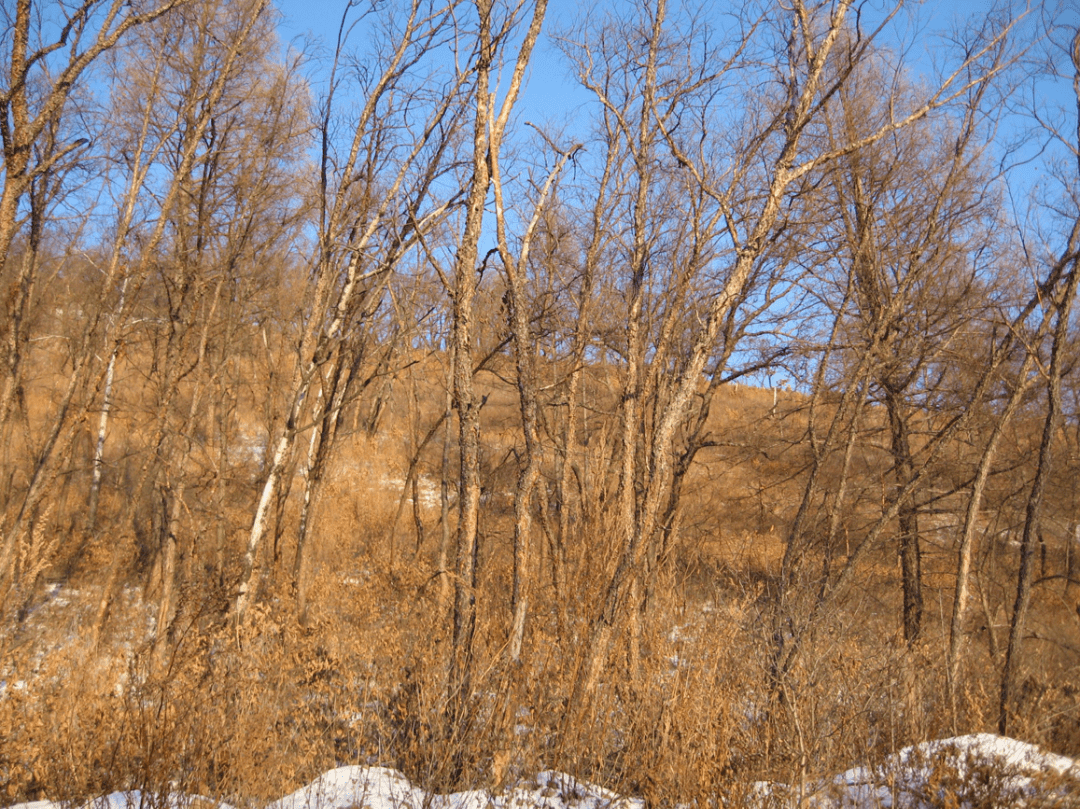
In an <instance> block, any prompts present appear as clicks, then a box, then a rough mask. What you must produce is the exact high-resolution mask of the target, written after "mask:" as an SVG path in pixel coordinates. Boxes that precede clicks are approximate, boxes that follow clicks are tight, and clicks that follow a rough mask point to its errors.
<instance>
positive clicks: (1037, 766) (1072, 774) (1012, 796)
mask: <svg viewBox="0 0 1080 809" xmlns="http://www.w3.org/2000/svg"><path fill="white" fill-rule="evenodd" d="M800 797H801V798H802V799H803V800H804V805H806V806H810V807H814V809H935V807H942V806H947V807H956V809H981V807H1002V809H1004V808H1005V807H1016V808H1017V809H1022V808H1024V807H1031V808H1032V809H1034V807H1044V806H1045V807H1077V808H1078V809H1080V764H1078V763H1077V762H1075V761H1073V760H1072V759H1070V758H1066V757H1065V756H1059V755H1055V754H1053V753H1045V752H1043V751H1042V750H1040V749H1039V748H1038V747H1035V746H1034V745H1030V744H1026V743H1025V742H1020V741H1017V740H1016V739H1007V738H1003V737H1001V736H994V735H992V734H989V733H979V734H975V735H971V736H958V737H956V738H952V739H940V740H937V741H932V742H924V743H922V744H918V745H913V746H912V747H905V748H904V749H903V750H901V751H900V752H899V753H897V754H896V755H893V756H890V757H889V758H888V759H886V761H885V762H884V763H883V764H881V765H879V766H876V767H854V768H852V769H850V770H847V771H846V772H843V773H841V774H840V775H838V776H836V777H835V778H832V779H829V780H826V781H823V782H818V783H816V784H814V785H812V786H811V787H809V788H805V789H804V790H803V794H802V795H800V794H799V790H798V788H796V787H793V786H789V785H784V784H769V785H762V786H761V788H760V789H759V791H758V798H759V801H760V803H759V805H760V806H762V807H764V806H774V805H777V804H779V805H780V806H788V805H791V806H797V805H799V799H800Z"/></svg>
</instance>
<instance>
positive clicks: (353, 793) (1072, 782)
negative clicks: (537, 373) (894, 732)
mask: <svg viewBox="0 0 1080 809" xmlns="http://www.w3.org/2000/svg"><path fill="white" fill-rule="evenodd" d="M151 797H152V796H149V795H146V794H143V793H140V792H137V791H136V792H114V793H113V794H111V795H107V796H105V797H102V798H99V799H97V800H95V801H91V802H89V803H87V804H83V806H82V807H79V809H143V807H149V806H155V807H160V806H161V803H160V802H158V801H153V800H150V798H151ZM800 801H801V803H800ZM166 804H167V806H168V807H169V809H209V808H210V807H219V809H232V807H230V806H228V805H227V804H224V803H217V802H214V801H211V800H209V799H207V798H199V797H195V796H191V795H183V794H176V795H172V796H170V797H169V799H168V800H167V801H166ZM800 805H801V806H806V807H814V809H932V808H933V807H939V806H950V807H956V808H957V809H964V808H965V807H969V808H970V809H977V808H978V809H981V807H986V806H992V807H1000V809H1007V808H1008V807H1018V808H1019V807H1040V806H1055V807H1073V806H1075V807H1080V763H1078V762H1076V761H1073V760H1072V759H1069V758H1065V757H1064V756H1058V755H1053V754H1050V753H1044V752H1042V751H1041V750H1039V748H1037V747H1034V746H1032V745H1029V744H1025V743H1023V742H1019V741H1016V740H1014V739H1005V738H1001V737H999V736H992V735H990V734H977V735H974V736H960V737H958V738H955V739H943V740H939V741H933V742H926V743H924V744H920V745H916V746H914V747H908V748H905V749H903V750H901V751H900V752H899V753H897V754H896V755H894V756H892V757H890V758H889V759H888V760H887V761H886V762H885V763H884V764H882V765H880V766H877V767H856V768H853V769H851V770H848V771H847V772H844V773H841V774H840V775H837V776H836V777H835V778H832V779H827V780H824V781H820V782H816V783H813V784H809V785H803V787H802V789H801V794H800V790H799V788H797V787H795V786H791V785H786V784H775V783H772V784H770V783H765V782H762V783H759V784H758V785H757V788H756V790H755V795H754V797H752V798H751V799H750V801H749V803H748V804H747V808H748V809H757V808H758V807H760V808H761V809H765V807H796V806H800ZM11 809H63V808H62V807H61V805H60V804H55V803H50V802H48V801H36V802H34V803H24V804H18V805H17V806H15V807H12V808H11ZM266 809H645V803H644V801H642V800H641V799H638V798H627V797H622V796H620V795H617V794H616V793H614V792H611V791H609V790H606V789H604V788H603V787H599V786H596V785H595V784H590V783H588V782H586V781H579V780H577V779H575V778H573V777H572V776H569V775H566V774H565V773H559V772H554V771H550V770H546V771H544V772H541V773H539V774H538V775H536V776H535V777H533V778H530V779H527V780H524V781H522V782H520V783H519V784H518V785H517V786H515V787H514V788H512V789H509V790H506V791H505V792H502V793H498V794H492V793H490V792H487V791H483V790H474V791H470V792H456V793H453V794H450V795H430V794H428V793H427V792H425V791H424V790H423V789H421V788H419V787H416V786H414V785H413V784H412V783H411V782H410V781H409V780H408V779H407V778H406V777H405V776H404V775H402V774H401V773H400V772H398V771H396V770H391V769H387V768H386V767H339V768H338V769H335V770H330V771H329V772H326V773H323V774H322V775H321V776H319V777H318V778H317V779H315V781H313V782H312V783H310V784H308V785H307V786H306V787H304V788H303V789H299V790H297V791H296V792H294V793H292V794H291V795H287V796H285V797H284V798H281V799H280V800H278V801H275V802H274V803H271V804H269V805H268V806H267V807H266Z"/></svg>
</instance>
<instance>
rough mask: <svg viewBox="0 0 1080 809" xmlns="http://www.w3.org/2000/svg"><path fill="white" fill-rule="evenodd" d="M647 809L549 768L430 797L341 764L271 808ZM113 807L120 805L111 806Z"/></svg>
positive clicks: (401, 780)
mask: <svg viewBox="0 0 1080 809" xmlns="http://www.w3.org/2000/svg"><path fill="white" fill-rule="evenodd" d="M615 806H618V807H621V809H644V803H643V802H642V801H640V800H637V799H632V798H631V799H627V798H622V797H620V796H619V795H617V794H615V793H614V792H611V791H609V790H606V789H603V788H602V787H598V786H596V785H595V784H590V783H588V782H585V781H579V780H577V779H575V778H573V777H572V776H570V775H567V774H565V773H560V772H554V771H551V770H545V771H544V772H541V773H539V774H538V775H536V776H535V777H534V778H531V779H529V780H527V781H523V782H521V783H520V784H518V785H517V786H516V787H514V788H513V789H511V790H508V791H507V792H505V793H503V794H498V795H494V794H492V793H490V792H488V791H486V790H470V791H468V792H454V793H451V794H448V795H430V794H428V793H427V792H425V791H424V790H422V789H420V788H418V787H415V786H413V784H412V783H411V782H410V781H409V780H408V779H407V778H406V777H405V776H404V775H402V774H401V773H400V772H398V771H397V770H390V769H387V768H385V767H340V768H338V769H336V770H331V771H330V772H327V773H324V774H323V775H321V776H319V777H318V778H317V779H315V781H313V782H312V783H311V784H309V785H308V786H306V787H304V788H303V789H299V790H297V791H296V792H294V793H292V794H291V795H288V796H286V797H284V798H282V799H281V800H279V801H277V802H275V803H272V804H270V806H269V807H267V809H610V808H611V807H615ZM109 809H117V808H115V807H109Z"/></svg>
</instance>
